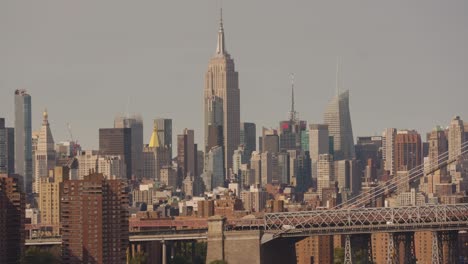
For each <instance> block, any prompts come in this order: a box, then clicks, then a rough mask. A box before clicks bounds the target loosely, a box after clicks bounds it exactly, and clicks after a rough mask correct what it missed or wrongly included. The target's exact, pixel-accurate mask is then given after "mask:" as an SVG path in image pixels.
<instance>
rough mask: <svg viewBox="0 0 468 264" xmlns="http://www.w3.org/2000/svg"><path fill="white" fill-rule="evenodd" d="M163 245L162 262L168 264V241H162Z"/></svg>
mask: <svg viewBox="0 0 468 264" xmlns="http://www.w3.org/2000/svg"><path fill="white" fill-rule="evenodd" d="M161 246H162V264H167V248H166V241H164V240H163V241H162V242H161Z"/></svg>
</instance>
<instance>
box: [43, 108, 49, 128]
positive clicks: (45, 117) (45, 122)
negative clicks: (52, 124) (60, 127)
mask: <svg viewBox="0 0 468 264" xmlns="http://www.w3.org/2000/svg"><path fill="white" fill-rule="evenodd" d="M42 124H43V125H48V124H49V114H48V113H47V108H45V109H44V112H42Z"/></svg>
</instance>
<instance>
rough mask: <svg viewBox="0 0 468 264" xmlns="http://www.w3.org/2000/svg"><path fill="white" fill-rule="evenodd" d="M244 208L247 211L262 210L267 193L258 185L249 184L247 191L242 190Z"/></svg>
mask: <svg viewBox="0 0 468 264" xmlns="http://www.w3.org/2000/svg"><path fill="white" fill-rule="evenodd" d="M241 196H242V197H243V198H244V199H243V202H244V207H245V210H247V211H249V212H262V211H263V210H264V209H265V205H266V202H267V199H268V193H267V192H266V191H265V190H264V189H263V188H261V187H259V186H258V185H251V186H250V189H249V190H248V191H242V193H241Z"/></svg>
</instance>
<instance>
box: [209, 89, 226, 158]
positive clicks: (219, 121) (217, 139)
mask: <svg viewBox="0 0 468 264" xmlns="http://www.w3.org/2000/svg"><path fill="white" fill-rule="evenodd" d="M205 93H206V91H205ZM205 96H206V97H205V152H206V153H208V151H209V150H210V149H211V148H212V147H215V146H223V145H224V139H223V138H224V135H223V125H224V122H223V100H222V98H221V97H219V96H216V95H215V92H214V90H211V94H210V95H206V94H205Z"/></svg>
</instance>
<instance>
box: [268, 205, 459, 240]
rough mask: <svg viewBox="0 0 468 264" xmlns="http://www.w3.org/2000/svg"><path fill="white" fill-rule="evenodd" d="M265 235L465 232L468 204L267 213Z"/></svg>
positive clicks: (299, 235) (275, 236)
mask: <svg viewBox="0 0 468 264" xmlns="http://www.w3.org/2000/svg"><path fill="white" fill-rule="evenodd" d="M264 218H265V232H267V233H273V234H274V238H277V237H301V236H309V235H335V234H364V233H374V232H390V233H394V232H412V231H424V230H429V231H443V230H462V229H467V228H468V204H447V205H424V206H405V207H381V208H354V209H337V210H315V211H304V212H285V213H268V214H265V216H264Z"/></svg>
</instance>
